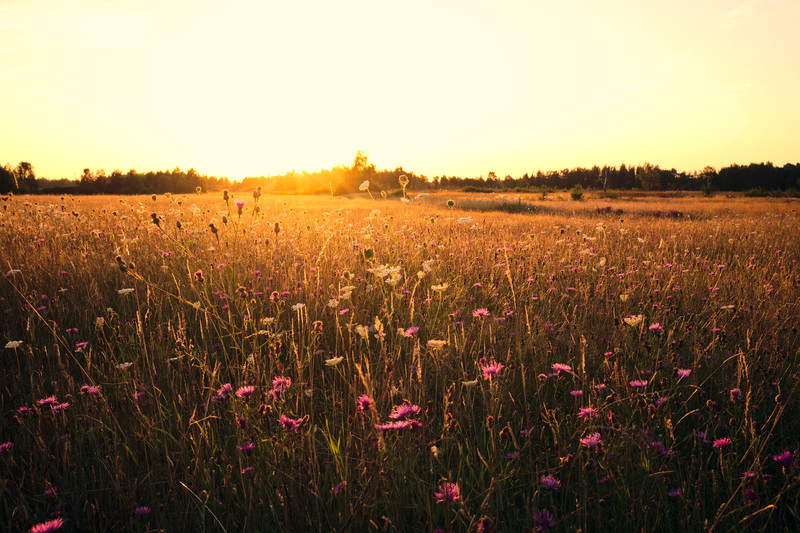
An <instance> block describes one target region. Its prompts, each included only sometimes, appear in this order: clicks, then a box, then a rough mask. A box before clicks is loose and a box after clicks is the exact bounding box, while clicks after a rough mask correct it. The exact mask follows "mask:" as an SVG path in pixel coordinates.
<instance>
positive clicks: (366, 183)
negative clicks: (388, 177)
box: [358, 180, 369, 191]
mask: <svg viewBox="0 0 800 533" xmlns="http://www.w3.org/2000/svg"><path fill="white" fill-rule="evenodd" d="M368 189H369V180H364V182H363V183H362V184H361V185H359V186H358V190H359V191H366V190H368Z"/></svg>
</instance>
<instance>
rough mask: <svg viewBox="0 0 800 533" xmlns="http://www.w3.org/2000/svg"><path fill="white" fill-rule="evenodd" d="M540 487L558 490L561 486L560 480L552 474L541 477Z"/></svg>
mask: <svg viewBox="0 0 800 533" xmlns="http://www.w3.org/2000/svg"><path fill="white" fill-rule="evenodd" d="M541 483H542V487H544V488H546V489H548V490H558V489H560V488H561V482H560V481H559V480H558V479H557V478H555V477H554V476H552V475H547V476H542V477H541Z"/></svg>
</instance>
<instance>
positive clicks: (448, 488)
mask: <svg viewBox="0 0 800 533" xmlns="http://www.w3.org/2000/svg"><path fill="white" fill-rule="evenodd" d="M433 497H434V498H436V503H457V502H458V501H460V500H461V494H460V493H459V490H458V485H456V484H455V483H450V482H449V481H445V482H443V483H442V484H441V485H439V490H438V491H437V492H434V493H433Z"/></svg>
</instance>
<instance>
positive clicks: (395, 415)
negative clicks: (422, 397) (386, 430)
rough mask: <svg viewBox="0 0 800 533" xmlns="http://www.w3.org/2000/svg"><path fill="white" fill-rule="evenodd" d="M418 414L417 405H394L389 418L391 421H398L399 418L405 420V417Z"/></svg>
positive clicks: (418, 408)
mask: <svg viewBox="0 0 800 533" xmlns="http://www.w3.org/2000/svg"><path fill="white" fill-rule="evenodd" d="M419 412H420V407H419V405H408V404H403V405H395V406H394V409H392V412H391V414H390V415H389V418H391V419H393V420H399V419H401V418H406V417H407V416H415V415H417V414H419Z"/></svg>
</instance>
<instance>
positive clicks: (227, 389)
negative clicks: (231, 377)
mask: <svg viewBox="0 0 800 533" xmlns="http://www.w3.org/2000/svg"><path fill="white" fill-rule="evenodd" d="M232 391H233V385H231V384H230V383H226V384H224V385H223V386H222V387H220V388H219V389H218V390H217V396H219V397H220V398H225V397H226V396H227V395H228V394H229V393H231V392H232Z"/></svg>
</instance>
